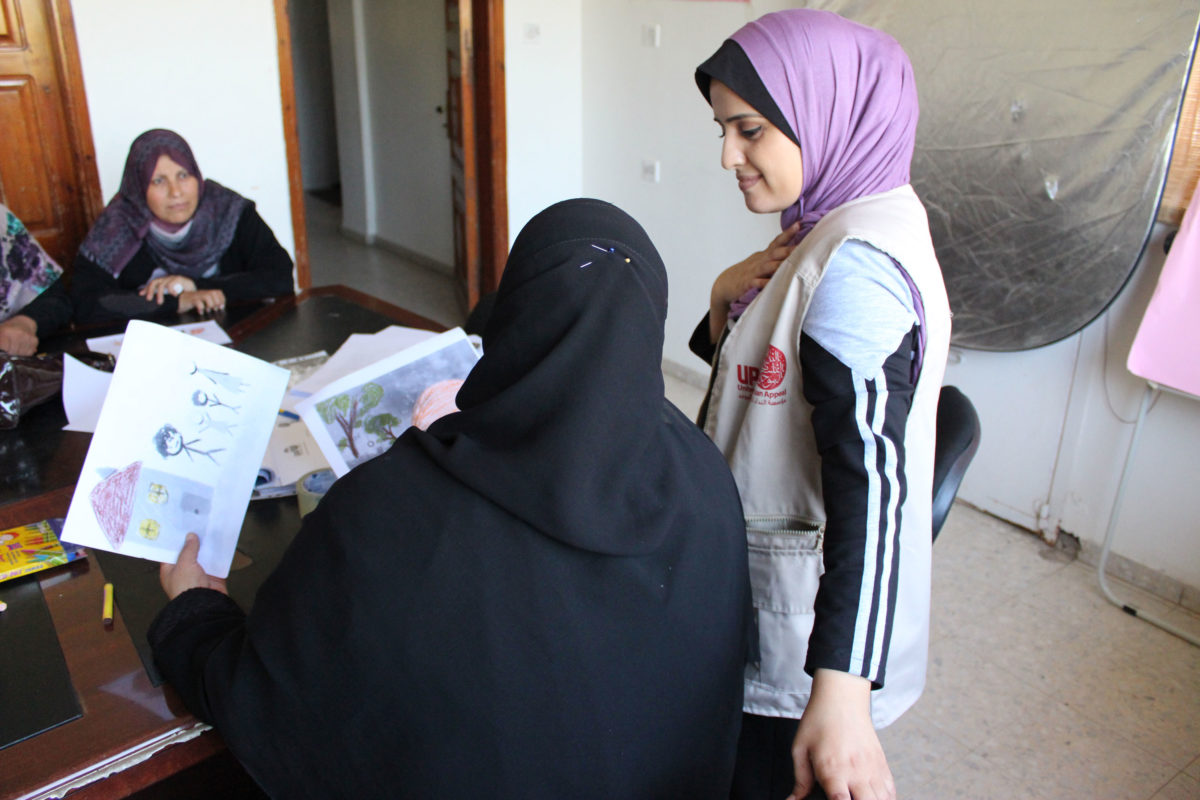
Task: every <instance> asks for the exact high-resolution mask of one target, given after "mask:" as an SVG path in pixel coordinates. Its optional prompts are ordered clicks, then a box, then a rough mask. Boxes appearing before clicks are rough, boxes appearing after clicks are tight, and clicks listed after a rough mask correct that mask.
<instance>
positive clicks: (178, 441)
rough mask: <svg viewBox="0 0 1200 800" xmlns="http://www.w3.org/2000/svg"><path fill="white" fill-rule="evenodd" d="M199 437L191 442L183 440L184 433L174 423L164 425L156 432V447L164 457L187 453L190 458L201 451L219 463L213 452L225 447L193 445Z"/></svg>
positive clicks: (206, 456)
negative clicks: (206, 447)
mask: <svg viewBox="0 0 1200 800" xmlns="http://www.w3.org/2000/svg"><path fill="white" fill-rule="evenodd" d="M198 441H200V440H199V439H192V440H191V441H190V442H185V441H184V440H183V434H181V433H180V432H179V431H178V430H176V429H175V426H174V425H169V424H168V425H163V426H162V427H161V428H159V429H158V433H156V434H154V447H155V449H156V450H158V452H159V455H161V456H162V457H163V458H170V457H171V456H177V455H179V454H180V453H187V457H188V458H189V459H191V458H192V453H199V454H200V455H202V456H204V457H205V458H207V459H208V460H209V461H211V462H213V463H214V464H219V463H220V462H218V461H217V460H216V459H215V458H213V457H212V454H213V453H219V452H221V451H222V450H224V449H225V448H223V447H218V448H216V449H215V450H201V449H199V448H197V447H192V445H194V444H195V443H196V442H198Z"/></svg>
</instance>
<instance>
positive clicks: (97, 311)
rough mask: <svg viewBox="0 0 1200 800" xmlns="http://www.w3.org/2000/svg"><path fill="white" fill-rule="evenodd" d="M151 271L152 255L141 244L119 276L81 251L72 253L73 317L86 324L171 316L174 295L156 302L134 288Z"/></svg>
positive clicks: (174, 304)
mask: <svg viewBox="0 0 1200 800" xmlns="http://www.w3.org/2000/svg"><path fill="white" fill-rule="evenodd" d="M153 271H154V259H153V258H152V257H151V255H150V251H149V250H147V249H146V248H145V247H143V248H142V249H141V250H138V251H137V253H135V254H134V256H133V258H132V259H130V261H129V263H128V264H126V265H125V269H123V270H121V274H120V275H119V276H114V275H113V274H111V273H110V272H108V271H107V270H105V269H104V268H103V267H101V266H99V265H98V264H96V263H95V262H94V261H92V260H91V259H89V258H88V257H87V256H84V255H83V254H82V253H81V254H79V255H77V256H75V265H74V267H73V271H72V274H71V302H72V304H73V305H74V307H75V321H76V322H79V323H83V324H88V323H93V322H113V321H119V320H125V319H164V318H168V317H174V316H175V315H176V314H177V312H178V309H179V303H178V301H177V300H176V299H175V298H174V297H171V296H167V297H164V298H163V304H162V305H161V306H160V305H158V304H157V303H155V302H154V301H152V300H147V299H146V298H144V297H142V296H141V295H139V294H138V288H139V287H140V286H141V285H142V284H144V283H145V282H146V281H148V280H150V274H151V273H152V272H153Z"/></svg>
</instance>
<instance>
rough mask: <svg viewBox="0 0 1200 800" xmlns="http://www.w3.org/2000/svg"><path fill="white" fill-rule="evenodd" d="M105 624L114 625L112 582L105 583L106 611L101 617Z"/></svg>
mask: <svg viewBox="0 0 1200 800" xmlns="http://www.w3.org/2000/svg"><path fill="white" fill-rule="evenodd" d="M100 619H101V621H102V622H103V623H104V624H105V625H112V621H113V588H112V584H111V583H106V584H104V611H103V613H102V615H101V617H100Z"/></svg>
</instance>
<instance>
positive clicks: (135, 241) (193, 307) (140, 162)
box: [71, 129, 292, 322]
mask: <svg viewBox="0 0 1200 800" xmlns="http://www.w3.org/2000/svg"><path fill="white" fill-rule="evenodd" d="M291 291H292V259H291V257H290V256H289V255H288V254H287V251H285V250H284V249H283V248H282V247H281V246H280V245H279V242H278V241H277V240H276V239H275V234H274V233H272V232H271V229H270V228H269V227H267V224H266V223H265V222H263V219H262V217H260V216H259V215H258V212H257V211H256V210H255V208H254V203H253V202H252V201H250V200H247V199H246V198H245V197H242V196H241V195H240V194H238V193H237V192H234V191H233V190H231V189H227V188H225V187H224V186H222V185H221V184H219V183H217V182H216V181H214V180H211V179H209V180H205V179H204V177H203V176H202V175H201V174H200V167H199V166H198V165H197V164H196V159H195V157H194V156H193V155H192V149H191V148H190V147H189V146H188V143H187V142H186V141H184V139H183V137H182V136H180V135H179V134H177V133H175V132H174V131H168V130H162V129H155V130H149V131H146V132H145V133H143V134H142V135H141V136H139V137H137V138H136V139H134V141H133V144H132V145H131V146H130V148H129V156H128V158H127V159H126V160H125V172H124V174H123V176H122V177H121V188H120V190H119V191H118V192H117V194H116V196H114V197H113V199H112V200H111V201H109V204H108V206H106V207H105V209H104V211H103V212H102V213H101V214H100V217H99V218H98V219H97V220H96V224H95V225H93V226H92V229H91V230H90V231H89V232H88V235H87V237H86V238H85V239H84V240H83V244H82V245H80V248H79V254H78V256H77V257H76V259H75V266H74V275H73V276H72V286H71V296H72V299H73V300H74V303H75V318H76V320H77V321H79V322H99V321H111V320H120V319H129V318H131V317H169V316H173V315H175V314H182V313H184V312H187V311H197V312H199V313H201V314H206V313H211V312H214V311H220V310H221V309H223V308H224V307H225V304H226V303H227V302H236V301H238V300H247V299H253V298H260V297H268V296H272V295H281V294H290V293H291Z"/></svg>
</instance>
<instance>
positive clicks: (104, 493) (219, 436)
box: [62, 321, 479, 577]
mask: <svg viewBox="0 0 1200 800" xmlns="http://www.w3.org/2000/svg"><path fill="white" fill-rule="evenodd" d="M217 331H220V328H217ZM221 333H223V331H221ZM188 334H191V335H188ZM212 334H213V332H212V331H211V330H209V331H208V332H207V334H204V333H203V332H201V331H193V330H188V331H181V330H172V329H170V328H166V327H163V326H161V325H155V324H153V323H150V322H140V321H134V322H131V323H129V326H128V328H127V329H126V331H125V333H124V334H122V335H121V336H120V337H119V339H120V341H119V342H118V341H116V340H115V338H114V337H107V340H106V341H101V342H100V343H99V344H100V346H102V347H112V346H114V345H117V346H119V348H120V356H119V358H118V360H117V368H116V370H115V372H113V373H112V374H109V373H106V372H101V371H99V370H94V369H91V368H90V367H88V366H86V365H84V364H82V363H81V362H79V361H77V360H75V359H73V358H70V357H67V358H66V359H65V362H64V363H65V366H64V370H63V404H64V407H65V408H66V410H67V417H68V424H67V426H66V427H67V429H68V430H81V431H94V432H95V433H94V436H93V438H92V443H91V446H90V448H89V450H88V454H87V458H86V460H85V461H84V465H83V471H82V473H81V475H80V478H79V482H78V484H77V485H76V489H75V494H74V497H73V499H72V502H71V508H70V511H69V513H68V515H67V520H66V523H65V526H64V529H63V535H62V539H63V540H64V541H69V542H72V543H75V544H78V545H84V546H89V547H98V548H100V549H104V550H110V551H112V552H117V553H122V554H124V555H132V556H137V557H140V558H148V559H152V560H156V561H167V562H173V561H174V560H175V558H176V556H177V555H178V553H179V550H180V548H181V547H182V546H183V541H184V537H185V536H186V535H187V534H188V533H189V532H193V533H196V534H198V535H199V536H200V538H201V547H200V564H201V566H203V567H204V569H205V571H206V572H208V573H209V574H210V575H216V576H218V577H224V576H226V575H227V574H228V572H229V567H230V564H231V562H232V559H233V552H234V549H235V547H236V544H237V536H238V532H239V531H240V530H241V525H242V520H243V518H244V517H245V513H246V506H247V504H248V503H249V501H250V500H251V499H257V498H266V497H278V496H281V495H288V494H295V483H296V481H298V480H299V479H300V478H302V477H303V476H304V475H305V474H307V473H309V472H312V471H314V470H320V469H332V470H333V471H334V472H335V473H336V474H337V475H338V477H340V476H342V475H344V474H346V472H348V471H349V470H350V469H351V468H353V467H354V466H356V465H358V464H361V463H363V462H364V461H367V460H368V459H370V458H373V457H374V456H377V455H379V454H380V453H382V452H384V451H385V450H386V449H387V448H388V447H390V446H391V444H392V442H394V441H395V440H396V438H397V437H398V436H399V435H400V434H401V433H402V432H403V431H404V430H406V429H407V428H408V427H409V426H410V425H417V426H418V427H422V428H423V427H426V426H427V425H428V424H430V423H431V422H432V421H433V420H434V419H436V418H438V417H439V416H441V415H443V414H446V413H449V412H452V411H454V410H456V409H455V406H454V398H455V396H456V395H457V392H458V388H459V386H461V385H462V382H463V380H464V379H465V378H466V377H467V374H468V373H469V372H470V371H471V369H472V368H473V367H474V366H475V362H476V361H477V360H478V358H479V355H478V351H477V349H476V347H475V346H474V345H473V344H472V343H471V340H470V339H469V338H468V337H467V335H466V334H465V333H464V332H463V331H462V329H460V328H455V329H453V330H450V331H447V332H446V333H442V334H434V333H432V332H430V331H425V330H419V329H414V328H403V327H398V326H392V327H390V328H386V329H384V330H382V331H380V332H379V333H376V334H372V335H362V334H356V335H353V336H351V337H350V338H349V339H347V340H346V342H345V344H343V346H342V347H340V348H339V349H338V350H337V352H335V353H334V354H333V355H332V356H327V355H326V354H325V353H324V352H318V353H310V354H308V355H303V356H297V357H295V358H290V359H286V360H285V361H282V362H278V364H277V365H272V364H268V363H266V362H264V361H260V360H258V359H256V358H253V357H251V356H248V355H245V354H244V353H239V352H237V351H235V350H231V349H228V348H225V347H221V346H219V345H217V344H214V343H212ZM217 338H219V337H217ZM226 338H227V337H226Z"/></svg>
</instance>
